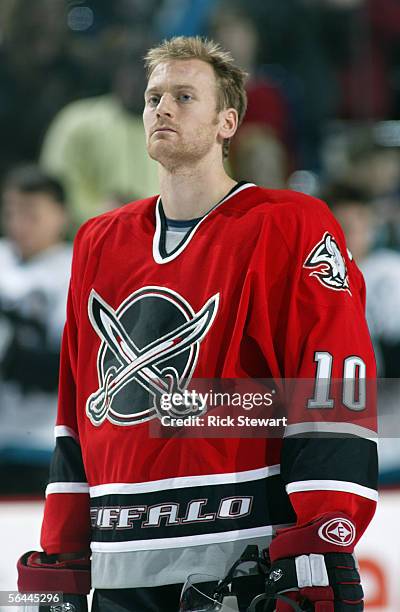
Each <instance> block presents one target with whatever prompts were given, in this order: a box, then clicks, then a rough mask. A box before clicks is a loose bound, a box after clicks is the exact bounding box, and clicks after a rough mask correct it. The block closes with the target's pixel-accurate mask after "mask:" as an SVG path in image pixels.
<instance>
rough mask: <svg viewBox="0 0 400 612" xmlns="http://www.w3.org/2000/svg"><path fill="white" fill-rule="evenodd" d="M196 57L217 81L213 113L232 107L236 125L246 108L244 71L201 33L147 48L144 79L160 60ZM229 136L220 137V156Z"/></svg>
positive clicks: (230, 56) (227, 54) (226, 155)
mask: <svg viewBox="0 0 400 612" xmlns="http://www.w3.org/2000/svg"><path fill="white" fill-rule="evenodd" d="M189 59H198V60H201V61H203V62H206V63H207V64H210V66H212V67H213V69H214V74H215V78H216V81H217V88H218V90H217V112H219V111H221V110H223V109H226V108H234V109H235V110H236V111H237V114H238V125H240V124H241V122H242V120H243V117H244V115H245V112H246V108H247V95H246V90H245V81H246V78H247V73H246V72H245V71H244V70H242V69H241V68H239V66H236V65H235V61H234V59H233V57H232V55H231V53H230V52H229V51H224V49H222V47H221V46H220V45H219V44H218V43H216V42H214V41H213V40H208V39H207V38H202V37H201V36H175V37H174V38H171V39H169V40H164V41H163V42H162V43H161V44H160V45H158V46H157V47H153V48H152V49H150V50H149V51H148V52H147V54H146V56H145V58H144V61H145V67H146V71H147V78H150V76H151V73H152V72H153V70H154V69H155V68H156V66H158V64H161V63H163V62H168V61H171V60H189ZM229 142H230V139H229V138H227V139H225V140H224V144H223V147H222V151H223V156H224V158H226V157H228V152H229Z"/></svg>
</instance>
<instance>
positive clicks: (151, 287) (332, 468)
mask: <svg viewBox="0 0 400 612" xmlns="http://www.w3.org/2000/svg"><path fill="white" fill-rule="evenodd" d="M146 63H147V69H148V84H147V89H146V93H145V108H144V114H143V119H144V127H145V132H146V138H147V148H148V152H149V155H150V156H151V157H152V158H154V159H156V160H157V161H158V162H159V168H160V193H161V195H160V196H158V197H157V196H155V197H153V198H149V199H146V200H142V201H139V202H133V203H131V204H128V205H127V206H124V207H123V208H121V209H119V210H116V211H113V212H110V213H106V214H104V215H101V216H100V217H97V218H94V219H91V220H89V221H88V222H87V223H86V224H85V225H83V227H82V228H81V230H80V231H79V233H78V236H77V238H76V242H75V249H74V260H73V265H72V278H71V287H70V294H69V301H68V310H67V324H66V328H65V333H64V339H63V347H62V357H61V381H60V399H59V410H58V418H57V425H56V439H57V443H56V449H55V453H54V459H53V463H52V468H51V473H50V482H49V485H48V487H47V491H46V495H47V498H46V507H45V514H44V520H43V526H42V536H41V542H42V546H43V550H44V553H32V552H31V553H27V554H26V555H24V557H23V558H22V559H21V560H20V562H19V573H20V577H19V588H20V589H22V590H23V591H27V590H30V591H35V590H43V589H46V590H57V589H59V590H62V591H64V592H65V593H69V594H71V596H70V597H71V598H72V599H69V600H68V598H67V597H66V599H67V600H68V601H74V602H75V605H78V604H79V605H81V604H82V599H81V597H82V595H81V594H83V593H85V592H87V591H88V589H89V570H88V569H86V564H87V559H88V558H89V555H90V554H91V583H92V587H93V588H94V589H95V591H94V596H93V610H95V611H101V612H105V611H108V610H119V611H121V612H122V611H124V610H126V611H130V612H144V611H149V612H150V611H154V612H156V611H157V612H162V611H165V612H173V611H174V610H176V609H177V608H178V607H179V594H180V591H181V587H182V583H183V582H184V581H185V579H186V576H187V575H188V574H191V573H206V574H214V575H219V576H223V575H224V574H225V573H226V571H227V570H228V569H229V567H230V566H231V565H232V563H233V562H234V561H235V560H236V559H237V558H238V557H239V556H240V555H241V553H242V551H243V550H244V549H245V548H246V546H247V545H248V544H257V545H258V546H260V547H261V548H263V549H265V548H267V547H268V545H269V543H270V541H271V538H272V536H273V535H274V534H276V532H277V530H278V534H277V535H276V537H275V538H274V540H273V545H272V547H271V558H272V562H273V563H274V564H275V563H276V562H277V561H279V562H280V561H281V560H283V561H284V562H285V565H284V567H285V568H288V567H289V568H291V572H290V575H289V577H287V576H286V575H285V572H284V571H283V570H280V572H281V573H280V572H279V571H277V572H276V573H275V574H274V576H275V577H279V579H280V577H281V576H283V575H285V580H284V581H282V583H283V582H284V590H285V591H286V592H288V593H290V597H292V599H294V600H299V601H300V600H302V599H304V597H305V596H306V598H307V599H308V601H312V602H314V604H315V609H316V610H322V606H325V607H323V610H324V611H328V612H329V611H333V609H335V610H336V611H340V612H345V611H346V612H347V610H351V611H352V612H357V611H359V610H362V598H363V596H362V590H361V587H360V585H359V575H358V572H357V568H356V566H355V565H354V563H353V561H351V563H350V565H349V559H352V557H351V556H350V555H351V553H352V551H353V547H354V544H355V543H356V542H357V540H358V539H359V538H360V537H361V535H362V534H363V532H364V530H365V528H366V527H367V525H368V523H369V522H370V520H371V518H372V516H373V514H374V510H375V505H376V499H377V493H376V477H377V473H376V471H377V469H376V448H375V447H376V445H375V442H374V441H373V440H371V439H370V437H371V432H370V431H369V430H368V429H366V428H363V427H361V426H355V427H354V428H353V429H352V427H351V423H350V424H349V423H343V422H334V421H335V419H334V416H332V418H331V422H330V423H326V422H325V423H323V426H324V427H323V430H324V432H325V437H324V438H323V439H321V438H318V437H315V436H314V437H313V436H312V435H309V434H310V430H311V433H312V432H313V431H315V426H316V424H315V422H313V423H306V422H301V423H297V424H296V423H293V422H292V423H291V425H290V427H288V429H287V432H286V436H285V437H284V439H283V440H281V439H270V440H268V439H265V438H257V439H248V438H243V439H241V438H240V437H239V436H238V437H235V438H213V439H207V438H204V439H201V438H196V439H191V438H189V437H187V438H185V437H184V436H183V435H179V431H178V432H177V435H176V436H175V437H173V436H172V437H168V438H155V437H151V436H150V433H149V428H150V427H151V425H152V423H154V421H155V420H156V419H157V418H158V404H157V402H158V399H159V396H160V394H162V393H163V391H164V390H165V389H167V390H171V389H181V390H182V387H183V386H184V385H185V384H187V383H188V381H190V379H191V378H194V377H196V378H200V379H202V378H208V379H210V378H214V379H224V378H229V379H232V378H233V379H246V378H247V379H251V378H270V379H275V380H278V379H283V378H290V379H299V378H312V379H315V385H316V389H317V388H318V389H319V388H320V387H319V385H320V383H321V380H322V379H324V378H325V380H326V379H329V378H330V377H332V379H339V378H342V377H343V371H345V373H346V376H353V377H356V376H357V373H358V378H359V381H360V380H365V379H367V378H368V379H373V378H374V376H375V369H374V368H375V365H374V357H373V352H372V349H371V343H370V339H369V336H368V331H367V326H366V323H365V319H364V285H363V280H362V277H361V274H360V273H359V271H358V269H357V267H356V266H355V264H354V262H353V261H352V259H351V257H350V256H349V254H348V252H347V250H346V246H345V241H344V237H343V233H342V231H341V229H340V227H339V225H338V224H337V222H336V221H335V219H334V218H333V216H332V215H331V213H330V212H329V210H328V208H327V206H326V205H325V204H324V203H322V202H320V201H318V200H315V199H313V198H310V197H307V196H305V195H302V194H299V193H293V192H290V191H274V190H268V189H264V188H260V187H257V186H256V185H253V184H251V183H242V184H238V183H236V181H234V180H233V179H232V178H231V177H230V176H228V175H227V174H226V172H225V170H224V165H223V160H224V156H225V155H226V153H227V149H228V146H229V140H230V139H231V138H232V137H233V136H234V134H235V131H236V129H237V127H238V125H239V123H240V121H241V120H242V118H243V115H244V113H245V108H246V96H245V91H244V80H245V73H244V72H243V71H242V70H240V69H239V68H238V67H237V66H235V65H234V62H233V60H232V57H231V56H230V54H229V53H226V52H224V51H223V50H221V48H220V47H219V46H218V45H216V44H214V43H213V42H211V41H204V40H202V39H200V38H186V37H177V38H174V39H172V40H170V41H165V42H164V43H163V44H161V45H160V46H159V47H156V48H154V49H152V50H150V51H149V53H148V55H147V59H146ZM317 399H318V400H320V399H321V394H320V393H319V394H317ZM325 400H326V401H328V399H327V398H325ZM332 401H333V400H332ZM330 402H331V400H330V399H329V401H328V405H329V407H332V405H331V403H330ZM347 404H348V402H347ZM344 409H345V410H347V408H346V405H345V406H344ZM348 412H349V418H348V420H349V421H351V419H352V414H351V413H352V411H351V409H350V408H349V409H348ZM332 414H333V415H335V414H336V413H335V411H332ZM317 425H318V423H317ZM308 426H309V429H308ZM349 431H350V432H351V433H352V437H349V436H347V437H346V436H345V437H341V434H346V433H348V432H349ZM330 433H332V437H329V434H330ZM299 434H302V436H303V437H301V438H299V437H298V435H299ZM338 434H339V437H338ZM280 528H285V530H284V531H282V532H279V529H280ZM332 553H334V554H333V557H332ZM274 567H275V565H274ZM343 567H344V569H343ZM337 568H339V569H337ZM340 568H342V569H340ZM278 569H279V568H278ZM285 571H286V570H285ZM243 580H245V579H243ZM342 582H344V583H347V584H346V585H345V586H342V585H341V583H342ZM242 584H243V583H242ZM277 584H278V586H279V584H280V583H279V581H277ZM249 588H250V587H249ZM247 603H248V602H244V601H243V602H240V606H241V607H242V608H243V606H247ZM277 605H278V610H279V611H280V612H281V611H283V610H286V608H285V607H284V606H285V605H286V603H285V602H282V601H280V602H279V603H278V604H277ZM288 609H289V608H288Z"/></svg>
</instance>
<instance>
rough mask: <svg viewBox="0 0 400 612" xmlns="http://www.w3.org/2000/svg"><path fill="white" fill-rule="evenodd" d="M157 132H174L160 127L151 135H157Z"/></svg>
mask: <svg viewBox="0 0 400 612" xmlns="http://www.w3.org/2000/svg"><path fill="white" fill-rule="evenodd" d="M157 132H175V130H173V129H172V128H167V127H160V128H156V129H155V130H154V131H153V134H157Z"/></svg>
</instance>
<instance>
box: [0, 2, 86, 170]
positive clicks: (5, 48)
mask: <svg viewBox="0 0 400 612" xmlns="http://www.w3.org/2000/svg"><path fill="white" fill-rule="evenodd" d="M0 17H1V20H2V23H1V39H0V92H1V94H0V131H1V135H2V142H3V143H6V146H5V145H4V144H3V146H2V147H1V148H0V176H1V175H3V174H4V171H6V170H7V169H8V168H10V167H12V166H13V165H15V164H16V163H19V161H20V160H21V159H24V160H34V159H36V158H37V156H38V154H39V150H40V144H41V139H42V137H43V135H44V133H45V130H46V128H47V126H48V124H49V122H50V120H51V119H52V118H53V117H54V115H55V114H56V113H57V111H58V110H59V109H60V108H62V107H63V106H64V105H65V104H66V103H67V102H69V101H71V100H73V99H74V98H77V97H79V95H80V93H81V91H82V86H83V75H82V71H81V68H80V66H79V65H78V64H77V62H76V61H75V60H74V59H73V57H72V55H71V52H70V47H69V37H68V36H69V33H68V27H67V19H66V3H65V2H64V0H35V1H34V2H28V3H27V2H26V1H25V0H5V2H4V3H3V2H2V12H1V15H0Z"/></svg>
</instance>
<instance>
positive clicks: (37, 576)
mask: <svg viewBox="0 0 400 612" xmlns="http://www.w3.org/2000/svg"><path fill="white" fill-rule="evenodd" d="M82 563H88V561H87V559H80V560H78V561H70V562H69V561H65V562H59V563H55V564H43V563H40V553H38V552H30V553H26V554H25V555H23V556H22V557H21V558H20V559H19V561H18V564H17V569H18V591H19V592H20V593H29V592H34V593H35V592H36V593H38V592H40V591H59V592H62V593H70V594H77V595H87V594H88V593H89V592H90V588H91V583H90V566H89V565H87V567H84V568H82V567H76V566H77V565H82Z"/></svg>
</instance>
